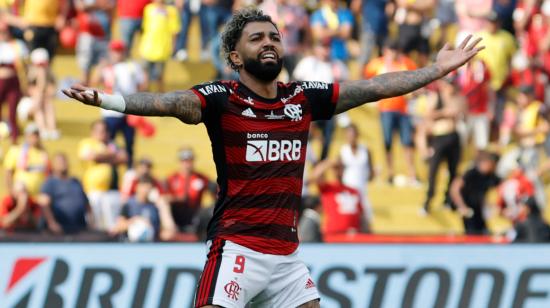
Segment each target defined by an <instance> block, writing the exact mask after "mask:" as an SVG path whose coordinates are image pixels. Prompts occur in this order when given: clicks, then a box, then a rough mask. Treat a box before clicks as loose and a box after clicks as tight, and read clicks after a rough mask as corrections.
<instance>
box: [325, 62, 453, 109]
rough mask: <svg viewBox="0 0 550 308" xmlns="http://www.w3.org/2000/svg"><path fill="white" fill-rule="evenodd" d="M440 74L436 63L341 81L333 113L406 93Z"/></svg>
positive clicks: (438, 76)
mask: <svg viewBox="0 0 550 308" xmlns="http://www.w3.org/2000/svg"><path fill="white" fill-rule="evenodd" d="M442 75H443V73H442V71H441V70H440V69H439V68H438V67H437V66H436V65H431V66H427V67H424V68H421V69H417V70H414V71H401V72H393V73H386V74H382V75H379V76H376V77H373V78H371V79H367V80H354V81H346V82H342V83H341V84H340V95H339V97H338V102H337V104H336V111H335V113H342V112H345V111H347V110H349V109H352V108H355V107H357V106H360V105H363V104H365V103H369V102H375V101H378V100H380V99H384V98H388V97H394V96H400V95H404V94H407V93H409V92H412V91H414V90H417V89H419V88H421V87H423V86H425V85H427V84H429V83H430V82H432V81H434V80H436V79H438V78H440V77H441V76H442Z"/></svg>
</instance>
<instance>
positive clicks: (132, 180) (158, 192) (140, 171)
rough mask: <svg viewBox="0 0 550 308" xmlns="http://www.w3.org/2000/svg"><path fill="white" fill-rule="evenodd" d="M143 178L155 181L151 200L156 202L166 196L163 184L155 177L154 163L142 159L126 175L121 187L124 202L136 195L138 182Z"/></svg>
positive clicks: (145, 158)
mask: <svg viewBox="0 0 550 308" xmlns="http://www.w3.org/2000/svg"><path fill="white" fill-rule="evenodd" d="M143 176H148V177H150V178H151V179H152V180H153V184H154V185H153V189H151V195H150V196H149V200H151V201H153V202H156V201H157V200H158V198H159V197H161V196H163V195H164V194H165V188H164V187H163V185H162V183H161V182H160V181H159V180H158V179H157V178H155V176H154V175H153V161H152V160H151V159H150V158H148V157H142V158H141V159H140V160H139V161H138V162H137V164H136V165H135V168H133V169H128V170H127V171H126V173H125V174H124V177H123V179H122V184H121V185H120V197H121V198H122V202H126V201H128V199H130V198H131V197H133V196H134V195H135V194H136V187H137V183H138V180H139V179H140V178H141V177H143Z"/></svg>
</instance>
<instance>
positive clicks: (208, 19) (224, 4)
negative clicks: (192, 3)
mask: <svg viewBox="0 0 550 308" xmlns="http://www.w3.org/2000/svg"><path fill="white" fill-rule="evenodd" d="M253 4H255V3H254V2H251V3H249V5H253ZM235 5H237V4H236V2H235V1H234V0H201V10H202V12H203V14H204V15H203V16H204V19H205V26H206V28H205V30H206V35H205V38H206V39H207V42H208V44H209V46H210V43H211V42H212V40H215V39H216V37H217V36H218V29H220V26H222V25H224V24H225V22H227V21H228V20H229V18H230V17H231V13H232V11H233V6H235ZM200 60H201V61H207V60H210V52H209V48H206V49H202V50H201V52H200Z"/></svg>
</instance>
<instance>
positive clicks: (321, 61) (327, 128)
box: [293, 40, 348, 160]
mask: <svg viewBox="0 0 550 308" xmlns="http://www.w3.org/2000/svg"><path fill="white" fill-rule="evenodd" d="M293 77H294V79H296V80H313V81H323V82H336V81H341V80H345V79H347V77H348V69H347V67H346V65H345V64H344V63H343V62H342V61H339V60H330V45H329V40H324V41H322V42H316V43H315V44H314V47H313V54H312V55H311V56H307V57H304V58H302V59H301V60H300V62H298V65H296V68H295V70H294V76H293ZM340 116H345V115H344V114H343V115H340ZM334 123H335V120H334V119H330V120H325V121H317V122H316V123H315V124H314V125H316V126H317V127H318V128H319V129H320V130H321V132H322V135H323V142H322V147H321V156H320V157H321V160H323V159H326V158H327V156H328V153H329V150H330V144H331V142H332V135H333V133H334V128H335V127H334Z"/></svg>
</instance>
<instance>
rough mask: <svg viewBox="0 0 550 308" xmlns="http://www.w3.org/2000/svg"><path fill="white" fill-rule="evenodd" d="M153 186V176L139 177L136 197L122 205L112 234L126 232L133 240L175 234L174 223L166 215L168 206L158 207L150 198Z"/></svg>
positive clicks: (164, 237) (137, 240)
mask: <svg viewBox="0 0 550 308" xmlns="http://www.w3.org/2000/svg"><path fill="white" fill-rule="evenodd" d="M153 188H154V181H153V179H152V178H151V177H149V176H143V177H141V178H139V179H138V184H137V187H136V194H135V197H132V198H130V199H129V200H128V202H126V203H125V204H124V205H123V206H122V210H121V212H120V216H119V217H118V220H117V223H116V225H115V226H114V227H112V228H111V229H110V233H111V234H112V235H120V234H124V235H126V236H127V237H128V239H129V240H130V241H132V242H149V241H153V240H158V239H161V240H164V239H169V238H171V237H172V236H173V234H174V231H175V230H174V227H173V226H174V224H173V223H172V221H171V218H170V216H169V215H166V214H167V213H168V211H167V210H168V208H164V209H162V208H158V207H157V205H155V203H154V202H151V201H150V200H149V195H150V194H151V190H152V189H153ZM167 219H168V221H167Z"/></svg>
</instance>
